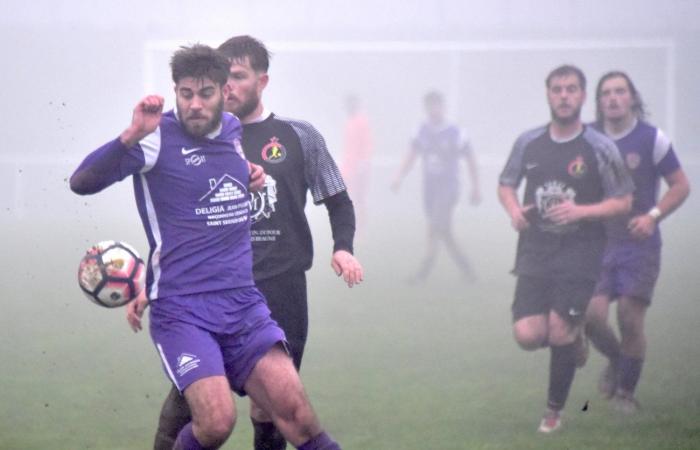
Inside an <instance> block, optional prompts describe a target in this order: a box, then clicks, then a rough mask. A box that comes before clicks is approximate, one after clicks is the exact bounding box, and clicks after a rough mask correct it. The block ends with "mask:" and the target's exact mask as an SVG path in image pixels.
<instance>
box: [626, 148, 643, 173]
mask: <svg viewBox="0 0 700 450" xmlns="http://www.w3.org/2000/svg"><path fill="white" fill-rule="evenodd" d="M625 162H626V163H627V167H628V168H629V169H630V170H634V169H636V168H637V167H639V163H641V162H642V157H641V156H639V153H635V152H631V153H628V154H627V155H625Z"/></svg>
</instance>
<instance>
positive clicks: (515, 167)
mask: <svg viewBox="0 0 700 450" xmlns="http://www.w3.org/2000/svg"><path fill="white" fill-rule="evenodd" d="M546 131H547V127H546V126H544V127H539V128H535V129H534V130H530V131H526V132H525V133H523V134H521V135H520V136H519V137H518V139H516V141H515V144H513V149H512V150H511V152H510V156H509V157H508V161H507V162H506V165H505V167H504V168H503V171H502V172H501V175H500V177H499V178H498V182H499V184H501V185H503V186H510V187H513V188H517V187H518V186H520V181H522V179H523V174H524V173H525V172H524V168H523V156H524V155H525V149H526V148H527V146H528V144H530V142H532V141H534V140H535V139H537V138H538V137H540V136H542V134H543V133H545V132H546Z"/></svg>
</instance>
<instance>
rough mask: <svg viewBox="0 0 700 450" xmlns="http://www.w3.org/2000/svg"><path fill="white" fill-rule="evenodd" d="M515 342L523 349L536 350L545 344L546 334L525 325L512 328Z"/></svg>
mask: <svg viewBox="0 0 700 450" xmlns="http://www.w3.org/2000/svg"><path fill="white" fill-rule="evenodd" d="M513 336H514V337H515V342H517V343H518V345H519V346H520V348H522V349H523V350H537V349H538V348H542V347H544V346H545V345H546V344H547V336H546V334H545V333H543V332H542V331H541V330H533V329H529V328H525V327H515V328H513Z"/></svg>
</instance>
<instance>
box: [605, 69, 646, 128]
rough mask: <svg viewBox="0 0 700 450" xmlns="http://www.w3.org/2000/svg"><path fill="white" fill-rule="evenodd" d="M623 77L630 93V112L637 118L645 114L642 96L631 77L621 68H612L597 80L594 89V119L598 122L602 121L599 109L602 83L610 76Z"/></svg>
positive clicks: (644, 116) (642, 117)
mask: <svg viewBox="0 0 700 450" xmlns="http://www.w3.org/2000/svg"><path fill="white" fill-rule="evenodd" d="M617 77H620V78H624V80H625V81H626V82H627V87H628V88H629V90H630V94H631V95H632V112H634V114H635V115H636V116H637V119H639V120H642V119H644V118H646V116H647V110H646V107H645V106H644V102H643V101H642V96H641V95H640V94H639V91H638V90H637V87H636V86H635V85H634V83H633V82H632V79H631V78H630V77H629V75H627V74H626V73H625V72H623V71H621V70H612V71H610V72H608V73H606V74H605V75H603V76H602V77H601V78H600V81H598V86H597V87H596V89H595V120H596V121H597V122H598V123H602V122H603V111H602V110H601V109H600V97H601V95H602V90H603V83H605V82H606V81H608V80H609V79H611V78H617Z"/></svg>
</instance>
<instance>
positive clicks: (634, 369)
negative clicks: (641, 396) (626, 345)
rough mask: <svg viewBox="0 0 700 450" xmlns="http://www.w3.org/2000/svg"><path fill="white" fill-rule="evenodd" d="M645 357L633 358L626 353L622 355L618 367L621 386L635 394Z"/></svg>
mask: <svg viewBox="0 0 700 450" xmlns="http://www.w3.org/2000/svg"><path fill="white" fill-rule="evenodd" d="M643 364H644V358H632V357H630V356H627V355H625V354H622V355H621V356H620V365H619V368H618V371H619V372H618V374H619V383H620V384H619V387H620V389H622V390H623V391H625V392H627V393H629V394H633V393H634V390H635V389H636V388H637V383H638V382H639V376H640V375H641V374H642V365H643Z"/></svg>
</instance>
